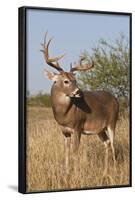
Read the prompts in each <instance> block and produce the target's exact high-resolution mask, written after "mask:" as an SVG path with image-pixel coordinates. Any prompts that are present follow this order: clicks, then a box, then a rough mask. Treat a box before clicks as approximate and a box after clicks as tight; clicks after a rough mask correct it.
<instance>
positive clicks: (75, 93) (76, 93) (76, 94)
mask: <svg viewBox="0 0 135 200" xmlns="http://www.w3.org/2000/svg"><path fill="white" fill-rule="evenodd" d="M72 96H74V97H80V90H79V88H76V89H75V90H74V91H73V92H72Z"/></svg>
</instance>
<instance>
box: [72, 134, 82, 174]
mask: <svg viewBox="0 0 135 200" xmlns="http://www.w3.org/2000/svg"><path fill="white" fill-rule="evenodd" d="M80 137H81V134H80V133H78V132H76V131H74V133H73V134H72V135H71V150H72V159H73V162H72V166H73V169H74V172H75V173H77V171H78V167H79V165H78V162H79V156H78V150H79V144H80Z"/></svg>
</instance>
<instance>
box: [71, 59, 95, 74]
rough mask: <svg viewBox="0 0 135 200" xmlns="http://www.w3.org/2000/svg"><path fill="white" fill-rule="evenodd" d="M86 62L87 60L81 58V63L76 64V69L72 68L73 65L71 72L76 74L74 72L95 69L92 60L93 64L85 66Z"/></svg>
mask: <svg viewBox="0 0 135 200" xmlns="http://www.w3.org/2000/svg"><path fill="white" fill-rule="evenodd" d="M84 60H85V58H83V57H82V58H81V59H80V61H79V63H78V64H75V67H72V65H71V68H70V72H74V71H87V70H90V69H91V68H93V67H94V62H93V60H92V62H91V63H85V64H82V62H83V61H84Z"/></svg>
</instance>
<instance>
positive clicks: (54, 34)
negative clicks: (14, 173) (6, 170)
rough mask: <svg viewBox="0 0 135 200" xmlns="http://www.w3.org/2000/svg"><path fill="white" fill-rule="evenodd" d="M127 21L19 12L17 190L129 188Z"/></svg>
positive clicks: (127, 16)
mask: <svg viewBox="0 0 135 200" xmlns="http://www.w3.org/2000/svg"><path fill="white" fill-rule="evenodd" d="M131 17H132V16H131V13H117V12H103V11H86V10H66V9H54V8H38V7H37V8H36V7H22V8H19V192H22V193H32V192H48V191H63V190H81V189H96V188H109V187H127V186H131Z"/></svg>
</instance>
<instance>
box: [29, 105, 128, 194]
mask: <svg viewBox="0 0 135 200" xmlns="http://www.w3.org/2000/svg"><path fill="white" fill-rule="evenodd" d="M27 116H28V117H27V167H26V168H27V191H29V192H31V191H40V190H46V191H47V190H57V189H73V188H90V187H100V186H104V187H105V186H117V185H127V184H129V165H130V161H129V159H130V156H129V119H128V117H120V119H119V121H118V124H117V127H116V136H115V152H116V160H117V165H116V170H114V167H113V162H112V159H111V153H110V159H109V171H108V175H107V176H103V169H104V162H103V161H104V155H105V149H104V145H103V144H102V142H101V141H100V140H99V138H98V136H83V135H82V137H81V143H80V147H79V153H78V161H77V162H76V163H75V164H74V165H73V164H72V163H71V171H70V176H68V177H67V175H66V171H65V165H64V136H63V134H62V133H61V130H60V127H59V125H58V124H57V122H56V121H55V120H54V118H53V114H52V110H51V109H50V108H48V109H47V108H40V107H39V108H30V107H28V110H27Z"/></svg>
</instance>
